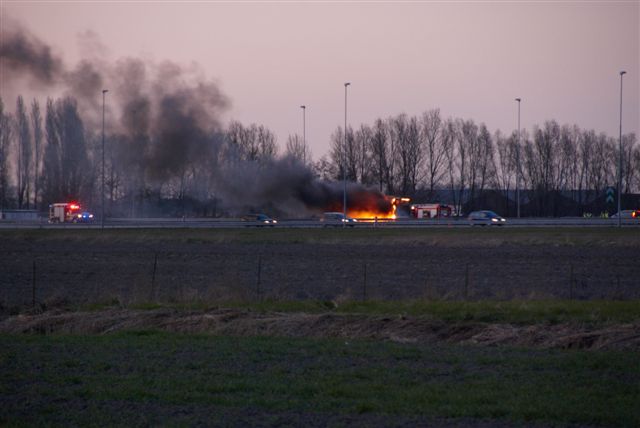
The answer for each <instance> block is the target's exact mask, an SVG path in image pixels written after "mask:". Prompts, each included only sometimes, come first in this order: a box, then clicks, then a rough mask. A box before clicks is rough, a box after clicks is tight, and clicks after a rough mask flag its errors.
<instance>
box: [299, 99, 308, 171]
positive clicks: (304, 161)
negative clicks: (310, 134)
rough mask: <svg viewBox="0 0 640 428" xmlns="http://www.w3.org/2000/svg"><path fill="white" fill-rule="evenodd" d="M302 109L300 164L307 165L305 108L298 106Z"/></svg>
mask: <svg viewBox="0 0 640 428" xmlns="http://www.w3.org/2000/svg"><path fill="white" fill-rule="evenodd" d="M300 108H301V109H302V163H303V165H306V164H307V123H306V122H307V118H306V113H307V106H304V105H303V106H300Z"/></svg>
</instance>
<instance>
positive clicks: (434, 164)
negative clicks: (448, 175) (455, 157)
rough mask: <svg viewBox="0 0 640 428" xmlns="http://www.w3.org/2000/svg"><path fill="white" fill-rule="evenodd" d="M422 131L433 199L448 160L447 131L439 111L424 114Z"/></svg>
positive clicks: (430, 195) (428, 185) (428, 183)
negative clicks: (445, 140) (446, 148)
mask: <svg viewBox="0 0 640 428" xmlns="http://www.w3.org/2000/svg"><path fill="white" fill-rule="evenodd" d="M421 131H422V140H423V146H424V147H423V152H424V155H425V170H426V181H427V187H428V190H429V198H433V196H434V192H435V188H436V187H437V186H439V185H440V182H441V180H442V177H443V175H444V167H445V160H446V151H445V143H444V138H445V129H444V122H443V120H442V118H441V117H440V110H439V109H434V110H429V111H427V112H424V113H423V114H422V120H421Z"/></svg>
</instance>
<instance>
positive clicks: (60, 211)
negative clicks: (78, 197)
mask: <svg viewBox="0 0 640 428" xmlns="http://www.w3.org/2000/svg"><path fill="white" fill-rule="evenodd" d="M79 213H80V205H78V204H77V203H75V202H60V203H55V204H51V205H49V223H74V222H75V219H76V218H77V216H78V214H79Z"/></svg>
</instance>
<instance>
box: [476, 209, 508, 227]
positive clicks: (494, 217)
mask: <svg viewBox="0 0 640 428" xmlns="http://www.w3.org/2000/svg"><path fill="white" fill-rule="evenodd" d="M467 219H468V220H469V224H470V225H471V226H475V225H480V226H504V225H505V224H506V223H507V220H506V219H505V218H504V217H500V216H499V215H498V214H496V213H494V212H493V211H474V212H472V213H471V214H469V217H467Z"/></svg>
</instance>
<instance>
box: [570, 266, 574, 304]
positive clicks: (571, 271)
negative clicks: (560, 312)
mask: <svg viewBox="0 0 640 428" xmlns="http://www.w3.org/2000/svg"><path fill="white" fill-rule="evenodd" d="M573 282H574V278H573V264H571V267H570V271H569V300H573Z"/></svg>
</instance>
